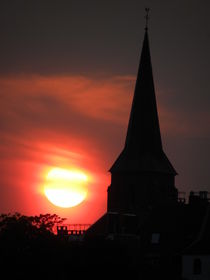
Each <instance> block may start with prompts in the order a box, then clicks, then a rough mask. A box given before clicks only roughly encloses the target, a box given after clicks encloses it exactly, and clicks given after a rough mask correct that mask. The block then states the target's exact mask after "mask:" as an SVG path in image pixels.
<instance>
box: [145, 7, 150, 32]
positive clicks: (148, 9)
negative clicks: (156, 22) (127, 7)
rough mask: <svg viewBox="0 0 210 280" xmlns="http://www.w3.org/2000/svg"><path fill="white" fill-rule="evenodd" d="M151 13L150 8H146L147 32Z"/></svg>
mask: <svg viewBox="0 0 210 280" xmlns="http://www.w3.org/2000/svg"><path fill="white" fill-rule="evenodd" d="M149 11H150V8H145V12H146V16H145V19H146V26H145V30H147V29H148V21H149Z"/></svg>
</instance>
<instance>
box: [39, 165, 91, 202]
mask: <svg viewBox="0 0 210 280" xmlns="http://www.w3.org/2000/svg"><path fill="white" fill-rule="evenodd" d="M87 181H88V176H87V175H86V174H85V173H83V172H81V171H79V170H67V169H62V168H52V169H51V170H50V171H49V172H48V173H47V175H46V183H45V185H44V193H45V196H46V197H47V199H48V200H49V201H50V202H51V203H52V204H54V205H55V206H58V207H62V208H69V207H74V206H77V205H79V204H80V203H81V202H82V201H84V200H85V198H86V196H87V188H86V187H85V185H86V183H87Z"/></svg>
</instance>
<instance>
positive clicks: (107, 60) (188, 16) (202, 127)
mask: <svg viewBox="0 0 210 280" xmlns="http://www.w3.org/2000/svg"><path fill="white" fill-rule="evenodd" d="M145 7H150V8H151V13H150V21H149V39H150V48H151V56H152V64H153V72H154V80H155V86H156V95H157V103H158V109H159V117H160V127H161V130H162V138H163V143H164V147H165V151H166V153H167V154H168V156H169V158H170V159H171V161H172V163H173V164H174V166H175V168H176V170H177V172H178V173H179V176H178V177H177V180H176V182H177V183H176V184H177V187H178V188H179V189H180V190H186V191H189V190H191V189H195V190H196V189H207V190H209V191H210V172H209V169H210V79H209V73H210V52H209V50H210V17H209V12H210V2H209V1H204V0H200V1H195V0H191V1H190V0H185V1H178V0H177V1H140V0H138V1H137V0H129V1H128V0H127V1H125V0H120V1H119V0H114V1H107V0H106V1H105V0H100V1H95V0H88V1H84V0H83V1H81V0H75V1H72V0H69V1H63V0H58V1H55V0H51V1H48V0H36V1H34V0H30V1H28V0H13V1H11V0H10V1H8V0H5V1H3V0H1V5H0V40H1V41H0V82H1V83H0V97H1V100H2V102H1V104H2V105H1V108H2V109H1V116H0V117H1V123H0V125H1V150H2V151H3V154H4V156H2V166H3V168H4V169H6V167H5V166H6V165H5V162H4V160H5V158H6V155H5V154H7V152H5V151H8V150H10V151H11V149H10V148H8V147H10V146H11V147H12V149H13V154H14V155H15V156H13V157H12V156H11V155H10V156H8V158H9V160H10V163H8V169H7V170H6V171H5V174H7V176H8V177H9V168H11V166H12V165H13V163H15V162H17V161H19V160H20V157H21V156H20V155H21V153H22V152H23V151H22V150H21V149H22V147H23V143H22V142H24V145H25V144H26V143H25V142H27V141H28V142H30V145H31V150H33V149H35V150H36V148H37V146H36V145H35V144H34V143H35V142H34V141H35V140H34V139H36V137H38V138H37V139H38V140H39V143H41V142H42V141H43V142H45V143H46V142H49V136H47V135H48V134H47V133H46V131H47V132H48V133H49V134H50V133H52V134H54V135H57V136H56V137H57V138H56V141H54V142H53V140H52V138H51V136H50V141H51V142H53V145H54V146H55V145H60V144H61V142H62V143H64V142H65V143H68V142H69V141H70V142H71V139H72V138H74V139H76V138H77V137H78V138H80V139H88V140H87V141H86V142H88V143H94V149H95V156H96V155H97V156H98V155H99V154H100V153H101V154H100V156H101V157H102V158H101V162H102V161H103V162H104V163H103V164H101V168H102V167H103V168H104V172H106V171H107V170H108V169H109V167H110V166H111V164H112V163H113V161H114V160H115V157H116V156H117V155H118V153H119V152H120V150H121V148H122V146H123V143H124V138H125V134H126V126H127V122H128V116H129V111H130V103H131V99H132V94H133V88H134V85H135V76H136V73H137V68H138V63H139V57H140V51H141V46H142V41H143V36H144V25H145V18H144V16H145V12H144V9H145ZM89 100H91V101H89ZM88 102H89V103H88ZM91 105H92V108H93V109H91ZM37 131H38V132H37ZM35 132H36V133H35ZM37 135H38V136H37ZM50 135H51V134H50ZM59 135H60V136H59ZM61 135H62V137H61ZM5 137H6V138H7V139H10V142H7V141H6V140H5ZM59 137H60V140H59ZM64 138H65V141H64ZM11 139H12V140H11ZM17 139H18V141H19V142H18V143H19V144H20V142H21V141H22V142H21V147H20V145H17ZM21 139H22V140H21ZM23 139H24V141H23ZM5 143H7V144H5ZM36 143H37V142H36ZM5 145H6V146H7V149H6V148H5V147H6V146H5ZM35 146H36V148H35ZM67 146H68V145H66V146H65V149H67ZM81 146H82V147H83V149H85V145H83V144H81ZM68 149H71V148H69V146H68ZM24 151H25V150H24ZM101 151H104V153H103V152H101ZM27 155H28V154H27ZM97 156H96V157H97ZM103 157H104V158H103ZM30 160H31V161H33V160H32V158H31V155H30ZM9 166H10V167H9ZM7 176H6V175H5V182H7V183H5V186H6V187H5V189H6V190H7V191H5V190H4V191H2V193H3V192H4V193H5V196H4V199H6V200H7V201H10V199H11V197H10V195H9V191H8V190H11V186H12V183H11V182H9V180H8V179H7V178H6V177H7ZM14 180H15V179H14ZM14 180H13V184H14ZM19 199H20V198H19ZM104 199H105V196H104ZM8 205H9V204H8ZM103 205H105V202H104V204H103ZM18 207H19V206H17V208H18ZM5 209H8V210H9V206H8V207H7V208H5ZM101 211H102V210H101ZM99 212H100V211H99Z"/></svg>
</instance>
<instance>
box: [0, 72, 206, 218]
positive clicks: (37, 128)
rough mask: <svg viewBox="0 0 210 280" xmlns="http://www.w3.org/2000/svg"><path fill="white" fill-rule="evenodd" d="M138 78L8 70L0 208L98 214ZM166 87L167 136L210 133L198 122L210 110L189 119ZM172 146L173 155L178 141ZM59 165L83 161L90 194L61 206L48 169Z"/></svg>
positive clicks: (2, 83) (0, 135) (2, 109)
mask: <svg viewBox="0 0 210 280" xmlns="http://www.w3.org/2000/svg"><path fill="white" fill-rule="evenodd" d="M134 85H135V77H131V76H122V77H120V76H117V77H112V78H104V79H93V78H88V77H80V76H45V77H44V76H17V77H4V78H1V79H0V88H1V93H0V97H1V105H0V119H1V122H2V123H1V132H0V140H1V141H0V152H1V157H0V168H1V170H2V175H1V179H0V180H1V189H0V195H1V197H2V203H1V206H0V212H12V211H19V212H21V213H25V214H29V215H30V214H38V213H47V212H50V213H56V214H58V215H60V216H61V217H66V218H68V219H69V221H70V222H81V223H82V222H84V223H92V222H94V221H95V220H96V219H97V218H99V216H101V215H102V214H103V213H104V212H105V211H106V201H107V187H108V185H109V184H110V176H109V173H108V169H109V168H110V166H111V164H112V163H113V161H114V160H115V158H116V156H117V155H118V153H119V152H120V150H121V148H122V147H123V144H124V139H125V133H126V127H127V123H128V118H129V112H130V107H131V101H132V97H133V90H134ZM165 92H167V94H170V92H168V91H167V90H160V89H157V97H158V105H159V116H160V126H161V130H162V134H163V136H164V135H166V136H167V137H169V138H170V137H171V138H173V137H174V136H175V135H176V136H177V135H179V136H180V137H185V136H188V137H189V136H194V135H198V134H199V135H205V134H208V133H209V131H207V130H206V127H207V125H205V124H203V125H202V126H199V125H196V126H195V125H194V124H195V123H196V121H197V122H199V120H200V119H205V120H206V122H208V121H209V120H210V117H209V115H206V116H205V118H204V116H202V113H201V114H200V115H197V116H196V118H195V120H192V121H191V122H190V121H189V118H187V117H186V116H187V115H185V116H184V115H183V112H181V111H180V114H177V112H176V111H174V110H173V109H171V108H170V107H169V106H167V105H168V104H165V103H164V96H165V95H166V93H165ZM183 120H184V121H183ZM204 128H205V129H204ZM164 142H166V143H168V142H167V141H165V140H164ZM166 148H167V149H168V151H169V158H170V159H171V157H170V156H172V157H174V158H172V162H174V160H175V159H176V155H175V154H173V152H172V150H173V149H171V150H170V149H169V148H168V147H166ZM53 167H60V168H67V169H71V168H78V169H81V170H84V171H86V172H87V173H88V174H90V175H91V178H92V180H91V182H90V184H89V185H88V195H87V197H86V199H85V201H84V202H82V203H81V204H80V205H78V206H76V207H74V208H69V209H62V208H59V207H56V206H53V205H52V204H51V203H50V202H49V201H48V200H47V199H46V197H45V196H44V195H43V184H44V173H45V172H46V170H48V169H49V168H53ZM175 167H177V166H176V164H175ZM178 171H179V170H178Z"/></svg>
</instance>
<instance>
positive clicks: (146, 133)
mask: <svg viewBox="0 0 210 280" xmlns="http://www.w3.org/2000/svg"><path fill="white" fill-rule="evenodd" d="M125 170H138V171H155V172H163V173H169V174H174V175H176V174H177V173H176V171H175V169H174V168H173V166H172V164H171V163H170V161H169V160H168V158H167V157H166V155H165V153H164V152H163V149H162V141H161V135H160V127H159V120H158V112H157V105H156V98H155V88H154V82H153V73H152V64H151V58H150V49H149V39H148V32H147V29H146V31H145V36H144V42H143V47H142V52H141V59H140V64H139V70H138V75H137V80H136V87H135V92H134V98H133V104H132V108H131V113H130V120H129V125H128V130H127V136H126V141H125V147H124V149H123V151H122V153H121V154H120V156H119V157H118V158H117V160H116V161H115V163H114V164H113V165H112V167H111V168H110V172H117V171H125Z"/></svg>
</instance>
